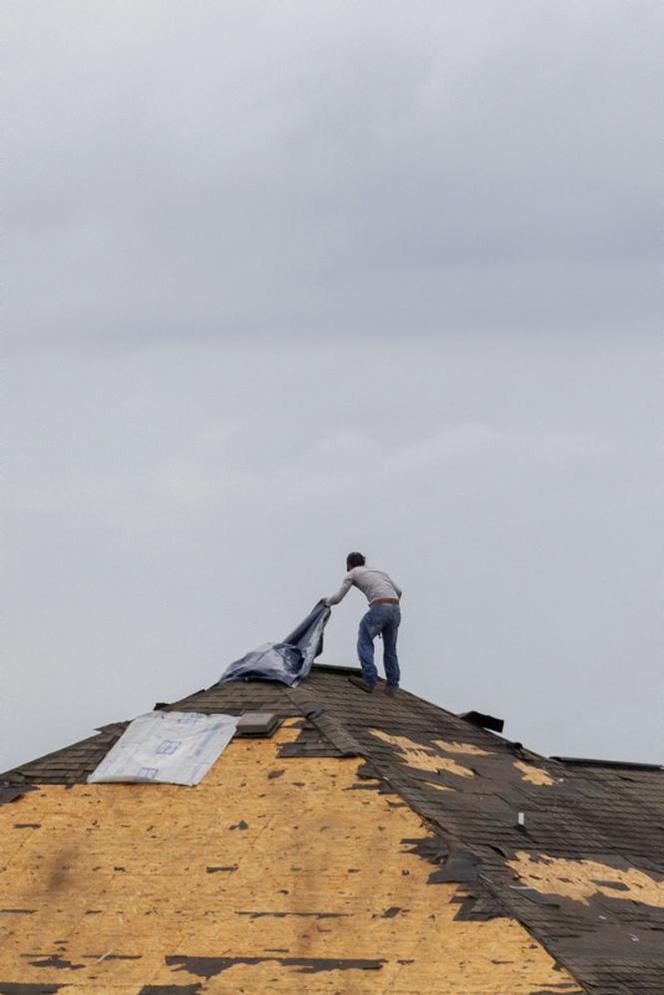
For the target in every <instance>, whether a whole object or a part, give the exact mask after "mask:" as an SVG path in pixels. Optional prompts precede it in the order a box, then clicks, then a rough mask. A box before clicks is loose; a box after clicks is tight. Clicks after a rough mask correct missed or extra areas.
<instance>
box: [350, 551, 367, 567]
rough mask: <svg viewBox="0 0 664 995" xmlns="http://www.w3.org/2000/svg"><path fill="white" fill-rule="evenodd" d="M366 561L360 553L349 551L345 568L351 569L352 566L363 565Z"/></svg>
mask: <svg viewBox="0 0 664 995" xmlns="http://www.w3.org/2000/svg"><path fill="white" fill-rule="evenodd" d="M366 562H367V561H366V560H365V558H364V557H363V556H362V553H349V554H348V556H347V557H346V570H352V569H353V567H363V566H364V564H365V563H366Z"/></svg>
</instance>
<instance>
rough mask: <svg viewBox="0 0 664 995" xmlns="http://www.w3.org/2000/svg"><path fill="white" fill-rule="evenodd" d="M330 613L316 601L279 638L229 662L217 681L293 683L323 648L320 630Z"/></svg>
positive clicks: (307, 670) (293, 684)
mask: <svg viewBox="0 0 664 995" xmlns="http://www.w3.org/2000/svg"><path fill="white" fill-rule="evenodd" d="M329 617H330V609H329V608H326V607H325V606H324V605H323V604H322V602H320V601H319V602H318V604H317V605H316V606H315V607H314V608H313V609H312V611H311V612H309V614H308V615H307V617H306V618H305V619H303V621H302V622H300V624H299V625H298V626H297V627H296V628H295V629H293V631H292V632H291V633H290V634H289V635H288V636H286V638H285V639H284V640H283V641H282V642H279V643H263V645H262V646H258V647H257V648H256V649H255V650H252V651H251V652H250V653H247V654H246V656H243V657H242V658H241V659H240V660H235V662H234V663H231V664H230V665H229V666H228V667H227V668H226V670H225V671H224V673H223V674H222V675H221V677H220V679H219V684H224V683H226V682H227V681H256V680H262V681H280V682H281V683H282V684H287V685H288V686H289V687H296V685H297V684H299V682H300V681H301V680H302V679H303V678H304V677H306V676H307V675H308V674H309V672H310V671H311V667H312V664H313V662H314V660H315V659H316V657H317V656H320V654H321V653H322V652H323V630H324V628H325V626H326V624H327V620H328V618H329Z"/></svg>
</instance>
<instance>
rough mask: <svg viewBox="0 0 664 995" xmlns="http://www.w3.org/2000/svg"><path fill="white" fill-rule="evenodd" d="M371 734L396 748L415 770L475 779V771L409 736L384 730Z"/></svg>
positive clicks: (372, 730) (372, 731)
mask: <svg viewBox="0 0 664 995" xmlns="http://www.w3.org/2000/svg"><path fill="white" fill-rule="evenodd" d="M369 732H370V733H371V735H372V736H375V737H376V739H380V740H382V741H383V742H384V743H389V744H390V746H395V747H396V748H397V749H398V750H399V752H400V753H401V755H402V757H403V762H404V763H405V764H407V765H408V767H412V768H413V770H429V771H432V772H433V773H438V771H439V770H446V771H448V772H449V773H450V774H456V775H457V776H458V777H474V776H475V771H473V770H471V769H470V768H469V767H464V766H463V765H462V764H460V763H458V762H457V761H456V760H452V759H451V758H450V757H444V756H442V754H441V753H439V752H438V751H437V750H434V749H431V748H429V747H424V746H422V744H421V743H416V742H415V741H414V740H412V739H408V737H407V736H393V735H391V733H388V732H384V731H383V730H382V729H370V730H369Z"/></svg>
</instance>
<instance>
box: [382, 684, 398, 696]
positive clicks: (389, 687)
mask: <svg viewBox="0 0 664 995" xmlns="http://www.w3.org/2000/svg"><path fill="white" fill-rule="evenodd" d="M398 690H399V685H398V684H386V685H385V694H389V696H390V698H394V696H395V694H396V693H397V691H398Z"/></svg>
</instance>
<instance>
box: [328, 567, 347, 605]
mask: <svg viewBox="0 0 664 995" xmlns="http://www.w3.org/2000/svg"><path fill="white" fill-rule="evenodd" d="M352 586H353V578H352V577H351V576H350V574H346V576H345V577H344V579H343V583H342V585H341V587H340V588H339V590H338V591H337V593H336V594H333V595H332V597H331V598H328V599H327V603H328V605H338V604H339V602H340V601H341V599H342V598H345V597H346V595H347V594H348V592H349V591H350V589H351V587H352Z"/></svg>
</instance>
